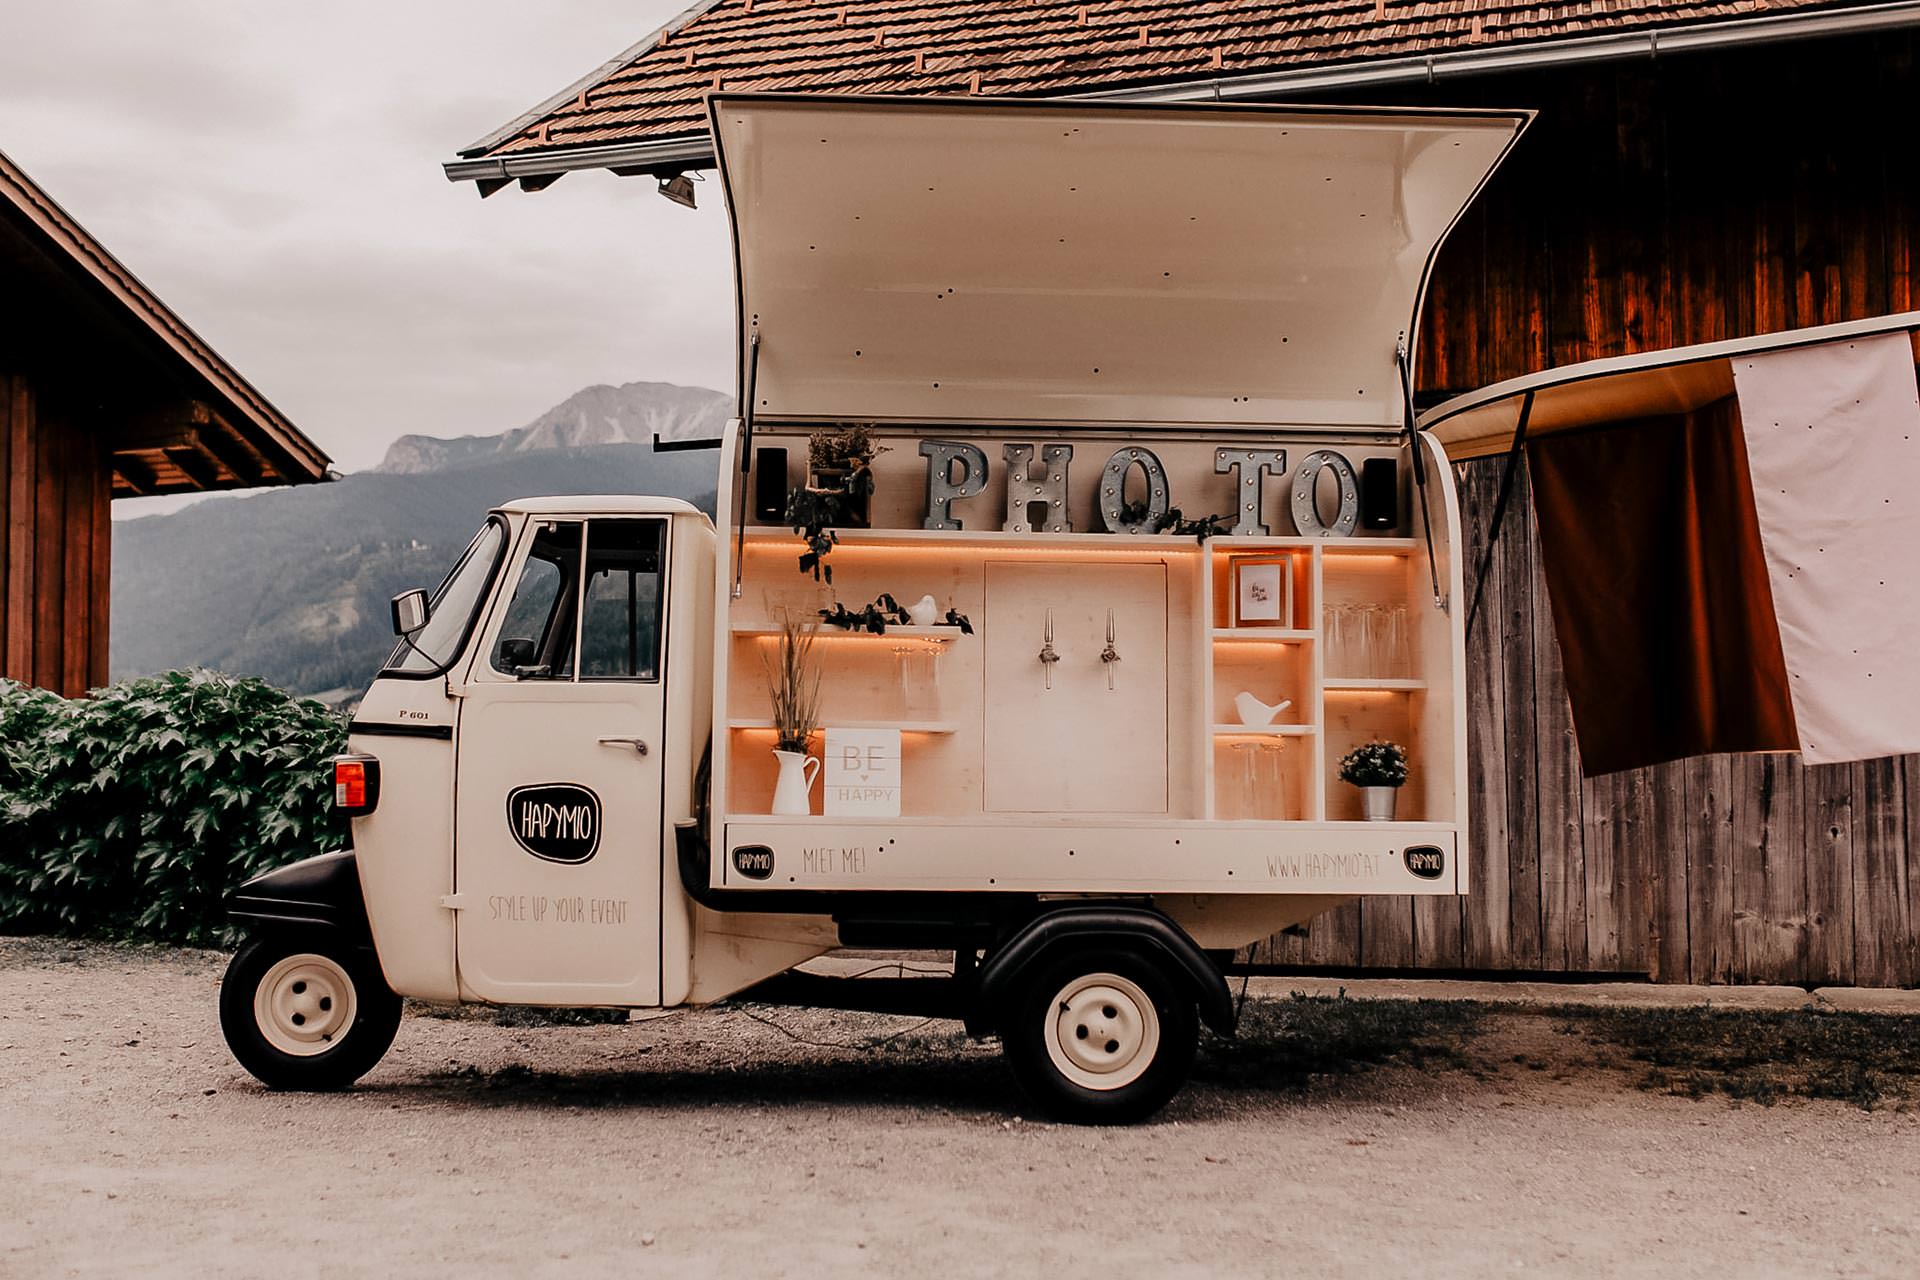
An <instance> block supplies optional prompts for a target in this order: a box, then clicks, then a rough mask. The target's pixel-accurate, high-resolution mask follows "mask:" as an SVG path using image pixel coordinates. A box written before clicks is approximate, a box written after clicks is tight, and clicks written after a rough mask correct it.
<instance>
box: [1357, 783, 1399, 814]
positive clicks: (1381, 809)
mask: <svg viewBox="0 0 1920 1280" xmlns="http://www.w3.org/2000/svg"><path fill="white" fill-rule="evenodd" d="M1399 795H1400V788H1398V787H1362V788H1360V805H1361V808H1362V810H1363V811H1364V812H1365V813H1366V815H1367V821H1368V822H1392V821H1393V805H1394V801H1395V799H1396V798H1398V796H1399Z"/></svg>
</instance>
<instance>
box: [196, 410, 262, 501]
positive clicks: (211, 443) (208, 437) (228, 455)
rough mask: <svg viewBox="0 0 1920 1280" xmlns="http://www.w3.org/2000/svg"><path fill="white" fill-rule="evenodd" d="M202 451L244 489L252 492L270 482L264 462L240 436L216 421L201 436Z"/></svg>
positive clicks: (217, 419) (223, 421) (218, 420)
mask: <svg viewBox="0 0 1920 1280" xmlns="http://www.w3.org/2000/svg"><path fill="white" fill-rule="evenodd" d="M198 439H199V443H200V448H201V449H202V450H203V451H205V452H206V453H207V454H208V455H210V456H211V457H212V458H213V460H214V461H216V462H218V463H219V464H220V465H221V466H223V467H225V468H226V469H227V470H228V471H231V472H232V473H233V477H234V479H236V480H238V481H239V482H240V485H241V487H243V488H248V489H251V488H253V487H254V486H256V485H260V484H264V483H266V480H267V474H266V472H267V468H266V466H265V465H264V463H265V460H264V459H262V458H261V457H259V455H257V454H255V453H254V452H253V451H252V450H250V449H248V448H247V447H246V442H245V441H244V440H242V439H241V437H240V435H239V433H237V432H235V431H234V430H233V428H232V427H230V426H228V425H227V423H226V421H225V420H224V419H221V418H217V417H216V419H215V420H214V422H213V423H211V424H209V425H208V426H207V427H205V428H204V429H202V430H201V431H200V433H199V436H198Z"/></svg>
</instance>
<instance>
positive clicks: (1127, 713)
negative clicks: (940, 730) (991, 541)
mask: <svg viewBox="0 0 1920 1280" xmlns="http://www.w3.org/2000/svg"><path fill="white" fill-rule="evenodd" d="M985 613H986V618H985V623H984V625H983V627H982V628H981V630H982V633H983V634H984V636H985V653H986V756H987V761H986V807H987V810H988V811H989V812H995V813H1165V812H1166V811H1167V569H1166V566H1165V565H1163V564H1102V563H1073V564H1026V563H1020V562H1013V561H998V560H996V561H991V562H989V563H988V565H987V592H986V611H985ZM1049 617H1051V619H1052V624H1053V631H1052V634H1053V652H1054V653H1055V654H1057V655H1058V657H1059V661H1057V662H1054V663H1051V664H1049V663H1045V662H1042V661H1041V659H1040V654H1041V651H1042V649H1043V648H1044V647H1045V645H1046V643H1047V623H1048V619H1049ZM1109 621H1111V626H1112V635H1113V648H1114V651H1115V652H1116V653H1118V654H1119V659H1120V660H1119V661H1118V662H1112V663H1109V662H1103V661H1101V654H1102V653H1103V652H1104V651H1105V650H1106V648H1107V636H1108V627H1109ZM1049 666H1051V667H1052V687H1050V688H1049V687H1048V667H1049ZM1109 686H1111V687H1109Z"/></svg>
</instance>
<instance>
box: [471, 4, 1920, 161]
mask: <svg viewBox="0 0 1920 1280" xmlns="http://www.w3.org/2000/svg"><path fill="white" fill-rule="evenodd" d="M709 4H710V0H708V3H702V4H698V5H695V6H694V8H692V9H690V10H688V12H687V13H686V14H684V15H682V18H681V19H678V20H676V21H679V22H684V21H687V20H690V19H691V18H693V17H695V16H697V15H698V14H699V13H700V12H701V11H702V10H704V9H705V8H707V7H709ZM1916 26H1920V0H1898V2H1897V3H1893V4H1878V5H1869V6H1864V7H1858V8H1849V9H1826V10H1821V11H1819V12H1816V13H1800V14H1784V15H1779V16H1771V17H1757V18H1734V19H1729V20H1727V21H1723V22H1707V23H1699V24H1696V25H1689V26H1682V27H1666V28H1655V29H1653V30H1646V31H1630V32H1621V33H1616V34H1609V35H1599V36H1580V37H1576V38H1573V39H1568V40H1544V41H1530V42H1527V43H1524V44H1513V45H1505V46H1499V47H1494V48H1480V49H1461V50H1455V51H1452V52H1448V53H1434V54H1425V55H1421V56H1418V57H1412V58H1381V59H1378V60H1376V61H1368V62H1346V63H1339V64H1336V65H1332V66H1326V65H1320V66H1306V67H1300V68H1297V69H1294V70H1287V71H1269V72H1264V73H1261V74H1257V75H1245V76H1215V77H1213V78H1211V79H1208V80H1193V81H1185V82H1182V83H1180V84H1176V85H1156V86H1148V87H1129V88H1125V89H1104V90H1095V91H1092V92H1087V93H1073V94H1060V95H1054V96H1057V97H1059V98H1063V99H1068V100H1071V99H1073V98H1091V99H1108V100H1120V101H1126V102H1145V103H1159V102H1234V101H1244V100H1247V99H1255V100H1266V99H1273V98H1298V97H1300V96H1301V95H1304V94H1311V93H1316V92H1321V91H1332V90H1345V89H1355V88H1367V87H1370V86H1375V85H1381V86H1384V85H1403V84H1433V83H1436V82H1438V81H1440V80H1442V79H1449V80H1451V79H1459V78H1463V77H1467V76H1485V75H1500V74H1503V73H1509V72H1516V71H1536V70H1540V69H1542V68H1549V67H1566V66H1577V65H1580V64H1584V63H1601V62H1621V61H1626V60H1629V59H1633V58H1640V57H1646V58H1659V57H1663V56H1669V55H1673V54H1684V53H1704V52H1707V51H1710V50H1718V49H1733V48H1745V47H1748V46H1760V45H1767V44H1777V43H1781V42H1784V41H1790V40H1812V39H1817V38H1821V37H1825V36H1849V35H1868V34H1873V33H1876V32H1884V31H1897V30H1902V29H1905V28H1911V27H1916ZM653 39H654V38H653V37H650V38H649V42H648V43H647V44H645V45H643V46H636V48H644V47H650V44H651V42H652V40H653ZM630 52H631V51H630ZM626 56H627V55H624V54H623V55H622V58H625V57H626ZM616 63H620V65H624V63H621V61H620V59H615V60H614V61H613V62H609V63H607V64H606V66H605V67H603V68H601V70H600V71H597V72H595V73H594V75H593V76H592V77H589V78H588V80H587V81H582V82H581V84H580V85H578V86H576V87H574V88H570V89H568V90H566V91H565V92H564V93H562V94H560V95H558V96H557V97H555V98H554V99H551V100H550V101H549V102H548V103H547V104H543V106H542V107H541V108H536V109H535V110H534V111H531V112H529V113H527V114H526V115H525V116H522V117H520V118H519V119H518V120H516V121H514V122H513V123H512V124H511V125H508V126H506V127H505V128H503V129H500V130H497V131H496V132H495V133H493V134H491V135H489V137H488V138H486V139H483V140H482V142H481V143H478V144H475V147H474V148H470V150H474V149H483V148H484V146H485V145H492V144H493V143H495V142H497V141H499V140H504V139H505V138H507V137H511V136H512V135H513V133H515V132H518V131H519V130H520V129H521V128H524V127H525V126H526V125H527V124H528V123H531V122H532V121H533V120H534V119H537V118H539V117H540V116H541V115H543V114H545V112H546V111H550V110H552V109H553V108H554V107H557V106H559V105H561V104H562V103H564V102H565V101H566V100H567V99H569V98H571V97H573V96H574V95H575V94H577V93H578V92H579V90H580V89H581V88H586V87H591V83H597V82H598V80H599V79H601V78H604V76H605V75H606V74H610V69H617V67H616ZM712 165H713V143H712V140H711V139H710V138H708V137H707V136H706V135H705V134H704V133H702V134H698V135H691V136H684V137H675V138H658V139H651V140H647V141H642V142H622V143H610V144H606V145H602V146H586V147H565V148H561V149H558V150H553V151H540V152H528V153H524V154H513V155H505V156H495V157H485V158H475V159H457V160H450V161H448V162H447V163H446V164H444V165H443V166H442V168H443V169H445V171H446V175H447V179H448V181H450V182H478V183H480V184H481V190H482V191H483V192H490V191H492V190H495V189H498V188H499V187H501V186H504V185H506V184H507V183H509V182H513V181H516V180H528V179H531V180H532V181H526V182H525V183H524V185H526V186H527V187H528V189H530V190H538V189H539V188H540V187H542V186H545V185H547V184H546V182H541V181H539V179H542V178H545V179H547V180H548V181H551V180H553V179H555V178H558V177H559V176H560V175H561V174H563V173H571V172H573V171H575V170H579V169H611V170H613V171H614V172H616V173H624V174H630V175H631V174H641V173H670V172H674V171H676V170H683V169H694V168H711V167H712Z"/></svg>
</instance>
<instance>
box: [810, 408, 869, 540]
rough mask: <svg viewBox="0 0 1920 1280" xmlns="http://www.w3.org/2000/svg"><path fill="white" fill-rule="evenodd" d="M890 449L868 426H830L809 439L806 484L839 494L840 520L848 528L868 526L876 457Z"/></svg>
mask: <svg viewBox="0 0 1920 1280" xmlns="http://www.w3.org/2000/svg"><path fill="white" fill-rule="evenodd" d="M885 452H887V447H886V446H885V445H883V444H878V443H876V442H875V441H874V438H873V432H872V431H870V430H869V429H868V428H866V427H858V426H852V427H830V428H827V429H825V430H822V431H816V432H814V433H813V434H812V435H811V436H809V437H808V438H807V487H808V488H810V489H813V490H814V491H815V492H817V493H823V494H834V495H838V496H839V498H840V499H841V501H840V502H839V504H838V505H839V510H840V517H841V518H840V519H839V520H838V521H836V522H835V523H837V524H840V525H841V526H843V527H845V528H848V529H864V528H866V526H867V520H868V508H869V501H868V500H869V499H871V498H872V497H873V460H874V459H875V458H877V457H879V456H880V455H881V454H883V453H885Z"/></svg>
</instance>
